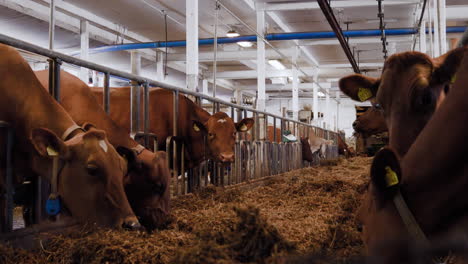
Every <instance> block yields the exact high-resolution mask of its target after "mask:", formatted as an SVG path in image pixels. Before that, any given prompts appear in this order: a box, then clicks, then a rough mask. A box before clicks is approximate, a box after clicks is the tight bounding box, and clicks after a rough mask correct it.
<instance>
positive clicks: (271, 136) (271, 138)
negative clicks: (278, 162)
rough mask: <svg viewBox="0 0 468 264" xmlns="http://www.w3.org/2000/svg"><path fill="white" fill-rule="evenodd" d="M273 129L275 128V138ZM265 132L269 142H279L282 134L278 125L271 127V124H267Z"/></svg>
mask: <svg viewBox="0 0 468 264" xmlns="http://www.w3.org/2000/svg"><path fill="white" fill-rule="evenodd" d="M275 130H276V138H275V134H274V132H275ZM267 132H268V140H269V141H270V142H276V143H280V142H281V141H282V140H281V137H282V135H281V129H280V128H278V127H275V128H273V126H271V125H268V127H267Z"/></svg>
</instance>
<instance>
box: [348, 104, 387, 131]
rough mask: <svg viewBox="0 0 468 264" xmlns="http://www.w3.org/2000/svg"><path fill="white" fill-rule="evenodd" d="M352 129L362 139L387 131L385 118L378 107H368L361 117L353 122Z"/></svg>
mask: <svg viewBox="0 0 468 264" xmlns="http://www.w3.org/2000/svg"><path fill="white" fill-rule="evenodd" d="M353 129H354V131H355V132H356V133H360V134H362V135H363V136H364V137H369V136H372V135H375V134H379V133H383V132H387V131H388V128H387V123H386V122H385V117H384V115H383V113H382V111H381V109H380V108H379V106H378V105H377V106H376V107H375V106H372V107H370V108H369V109H367V111H365V112H364V113H362V115H360V116H358V118H356V120H355V121H354V122H353Z"/></svg>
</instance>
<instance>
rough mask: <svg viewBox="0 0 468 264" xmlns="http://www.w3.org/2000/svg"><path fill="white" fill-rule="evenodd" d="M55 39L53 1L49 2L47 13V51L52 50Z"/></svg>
mask: <svg viewBox="0 0 468 264" xmlns="http://www.w3.org/2000/svg"><path fill="white" fill-rule="evenodd" d="M54 39H55V0H51V1H50V13H49V49H50V50H53V49H54Z"/></svg>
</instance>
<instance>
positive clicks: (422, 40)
mask: <svg viewBox="0 0 468 264" xmlns="http://www.w3.org/2000/svg"><path fill="white" fill-rule="evenodd" d="M419 51H420V52H422V53H427V47H426V20H423V21H422V23H421V28H420V29H419Z"/></svg>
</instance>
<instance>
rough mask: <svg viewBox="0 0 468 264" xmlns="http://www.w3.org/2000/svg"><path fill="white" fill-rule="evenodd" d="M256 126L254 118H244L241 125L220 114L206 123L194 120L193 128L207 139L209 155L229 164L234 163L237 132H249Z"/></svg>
mask: <svg viewBox="0 0 468 264" xmlns="http://www.w3.org/2000/svg"><path fill="white" fill-rule="evenodd" d="M253 124H254V120H253V119H252V118H244V119H242V120H241V121H240V122H239V123H234V121H232V119H231V118H230V117H229V116H228V115H227V114H226V113H223V112H218V113H216V114H214V115H212V116H210V118H209V119H208V120H207V121H206V122H205V123H201V122H199V121H196V120H194V121H193V123H192V128H193V130H194V131H195V132H197V133H203V134H204V135H205V136H206V137H207V145H208V154H209V155H210V157H211V158H213V159H214V160H216V161H219V162H223V163H228V162H233V161H234V145H235V142H236V133H237V132H247V131H249V130H250V129H251V128H252V126H253Z"/></svg>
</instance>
